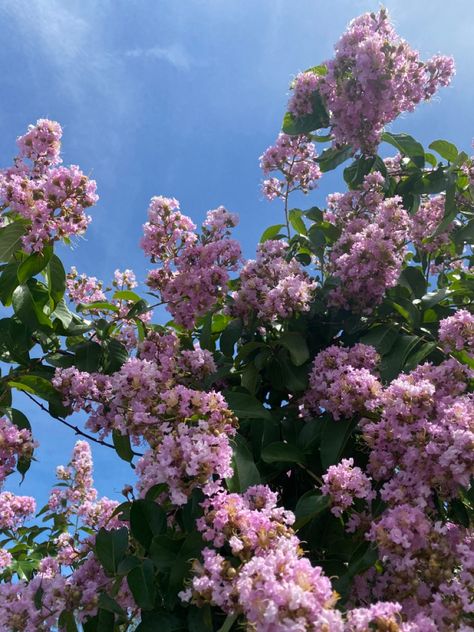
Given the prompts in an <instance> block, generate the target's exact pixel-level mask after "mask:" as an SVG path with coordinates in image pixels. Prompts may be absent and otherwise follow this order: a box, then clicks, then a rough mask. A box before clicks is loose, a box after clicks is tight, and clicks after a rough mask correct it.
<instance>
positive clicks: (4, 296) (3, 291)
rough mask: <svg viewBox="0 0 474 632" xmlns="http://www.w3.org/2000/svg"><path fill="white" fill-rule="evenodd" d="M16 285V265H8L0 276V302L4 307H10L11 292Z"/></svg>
mask: <svg viewBox="0 0 474 632" xmlns="http://www.w3.org/2000/svg"><path fill="white" fill-rule="evenodd" d="M18 285H19V282H18V263H9V264H7V265H6V266H5V267H4V269H3V271H2V275H1V276H0V300H1V301H2V303H3V304H4V305H10V303H11V300H12V294H13V291H14V290H15V288H16V287H18Z"/></svg>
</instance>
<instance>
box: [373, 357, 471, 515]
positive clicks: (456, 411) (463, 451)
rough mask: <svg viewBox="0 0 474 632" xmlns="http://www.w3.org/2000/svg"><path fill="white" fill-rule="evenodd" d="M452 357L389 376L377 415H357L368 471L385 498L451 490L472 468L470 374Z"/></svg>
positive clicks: (425, 497) (419, 498) (419, 497)
mask: <svg viewBox="0 0 474 632" xmlns="http://www.w3.org/2000/svg"><path fill="white" fill-rule="evenodd" d="M471 373H472V372H469V370H468V369H466V368H464V367H463V366H462V365H460V364H459V363H458V362H457V361H456V360H447V361H445V362H443V363H442V364H441V365H439V366H432V365H431V364H424V365H422V366H420V367H418V368H417V369H415V370H414V371H412V372H411V373H409V374H408V375H402V376H400V377H399V378H397V379H395V380H394V381H393V382H392V383H391V384H390V385H389V386H388V387H387V388H386V389H384V390H383V391H382V392H381V393H380V395H379V397H378V398H377V400H376V402H375V404H376V405H377V406H378V407H380V411H381V416H380V419H379V420H378V421H370V420H363V425H362V428H363V435H364V439H365V441H366V442H367V443H368V445H369V446H370V457H369V471H370V472H371V474H372V475H373V477H374V478H375V479H376V480H377V481H386V482H385V484H384V486H383V488H382V491H381V494H382V498H383V499H384V500H385V501H387V502H404V501H412V502H414V501H416V502H417V503H418V504H419V505H420V506H425V505H426V504H427V503H429V502H431V501H430V498H431V495H432V490H433V489H434V490H436V492H437V494H438V495H439V496H440V497H441V498H452V497H454V496H456V495H457V493H458V490H459V486H469V480H470V477H471V476H472V475H473V474H474V456H473V447H474V406H473V399H472V394H464V391H465V390H466V389H467V384H468V380H469V377H470V374H471Z"/></svg>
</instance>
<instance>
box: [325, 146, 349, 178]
mask: <svg viewBox="0 0 474 632" xmlns="http://www.w3.org/2000/svg"><path fill="white" fill-rule="evenodd" d="M352 154H353V149H352V147H351V145H344V147H341V148H339V149H337V148H335V147H330V148H329V149H326V150H325V151H323V153H322V154H321V155H320V156H319V158H318V162H319V166H320V168H321V171H322V172H323V173H325V172H326V171H332V170H333V169H336V167H338V166H339V165H342V163H343V162H346V160H347V159H348V158H350V157H351V156H352Z"/></svg>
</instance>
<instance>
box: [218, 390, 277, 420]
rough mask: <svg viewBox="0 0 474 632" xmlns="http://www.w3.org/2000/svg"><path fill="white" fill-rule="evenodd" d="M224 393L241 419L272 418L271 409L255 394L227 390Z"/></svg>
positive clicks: (230, 406)
mask: <svg viewBox="0 0 474 632" xmlns="http://www.w3.org/2000/svg"><path fill="white" fill-rule="evenodd" d="M223 395H224V397H225V398H226V400H227V403H228V405H229V408H230V409H231V410H232V411H233V412H234V413H235V414H236V415H237V417H239V418H240V419H270V411H269V410H268V409H267V408H265V407H264V405H263V404H262V403H261V402H260V401H259V400H258V399H257V398H256V397H254V396H253V395H248V394H247V393H239V392H237V391H225V392H224V393H223Z"/></svg>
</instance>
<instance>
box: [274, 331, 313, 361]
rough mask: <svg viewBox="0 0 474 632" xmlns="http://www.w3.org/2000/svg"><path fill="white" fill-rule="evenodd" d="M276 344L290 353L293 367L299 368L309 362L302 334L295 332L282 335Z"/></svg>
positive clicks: (307, 350)
mask: <svg viewBox="0 0 474 632" xmlns="http://www.w3.org/2000/svg"><path fill="white" fill-rule="evenodd" d="M278 344H279V345H281V346H282V347H285V349H288V351H289V353H290V358H291V361H292V362H293V364H294V365H295V366H301V365H302V364H304V363H305V362H307V361H308V360H309V349H308V345H307V343H306V340H305V338H304V336H303V335H302V334H300V333H299V332H296V331H288V332H286V333H284V334H283V335H282V336H281V337H280V339H279V340H278Z"/></svg>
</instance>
